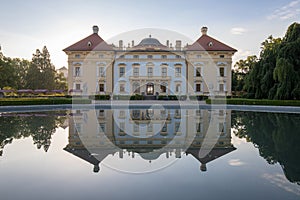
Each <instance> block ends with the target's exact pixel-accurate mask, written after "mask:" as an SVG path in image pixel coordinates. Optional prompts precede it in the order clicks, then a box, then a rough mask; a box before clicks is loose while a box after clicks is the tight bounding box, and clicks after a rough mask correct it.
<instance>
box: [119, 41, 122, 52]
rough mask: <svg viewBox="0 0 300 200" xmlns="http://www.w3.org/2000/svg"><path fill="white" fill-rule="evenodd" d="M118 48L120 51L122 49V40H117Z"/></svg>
mask: <svg viewBox="0 0 300 200" xmlns="http://www.w3.org/2000/svg"><path fill="white" fill-rule="evenodd" d="M119 48H120V50H122V49H123V40H119Z"/></svg>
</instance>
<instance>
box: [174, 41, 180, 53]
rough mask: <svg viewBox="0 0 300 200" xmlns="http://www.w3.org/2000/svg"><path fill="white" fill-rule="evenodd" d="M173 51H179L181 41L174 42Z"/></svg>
mask: <svg viewBox="0 0 300 200" xmlns="http://www.w3.org/2000/svg"><path fill="white" fill-rule="evenodd" d="M175 49H176V50H177V51H180V50H181V40H176V45H175Z"/></svg>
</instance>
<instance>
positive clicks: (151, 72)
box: [147, 67, 153, 77]
mask: <svg viewBox="0 0 300 200" xmlns="http://www.w3.org/2000/svg"><path fill="white" fill-rule="evenodd" d="M147 70H148V76H149V77H152V76H153V68H152V67H148V69H147Z"/></svg>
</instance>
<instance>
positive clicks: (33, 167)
mask: <svg viewBox="0 0 300 200" xmlns="http://www.w3.org/2000/svg"><path fill="white" fill-rule="evenodd" d="M299 122H300V114H285V113H267V112H243V111H234V110H222V109H210V110H205V109H200V110H198V109H180V108H178V109H175V108H174V109H166V108H164V107H161V108H155V109H151V108H145V109H142V108H139V109H121V108H118V109H113V110H111V109H78V110H56V111H35V112H23V113H15V112H3V113H1V114H0V177H1V178H0V195H1V197H0V199H1V200H2V199H3V200H8V199H13V200H15V199H121V198H122V199H200V198H203V199H239V200H240V199H299V198H300V157H299V155H300V145H299V144H300V131H299V130H300V123H299Z"/></svg>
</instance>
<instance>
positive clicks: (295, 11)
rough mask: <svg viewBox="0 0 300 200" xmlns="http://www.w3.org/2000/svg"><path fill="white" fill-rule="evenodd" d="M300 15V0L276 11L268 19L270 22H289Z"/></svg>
mask: <svg viewBox="0 0 300 200" xmlns="http://www.w3.org/2000/svg"><path fill="white" fill-rule="evenodd" d="M299 14H300V0H296V1H291V2H290V3H289V4H287V5H285V6H283V7H281V8H279V9H276V10H275V11H274V12H273V13H272V14H271V15H269V16H268V17H267V19H268V20H272V19H281V20H287V19H292V18H296V17H297V16H298V15H299Z"/></svg>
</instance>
